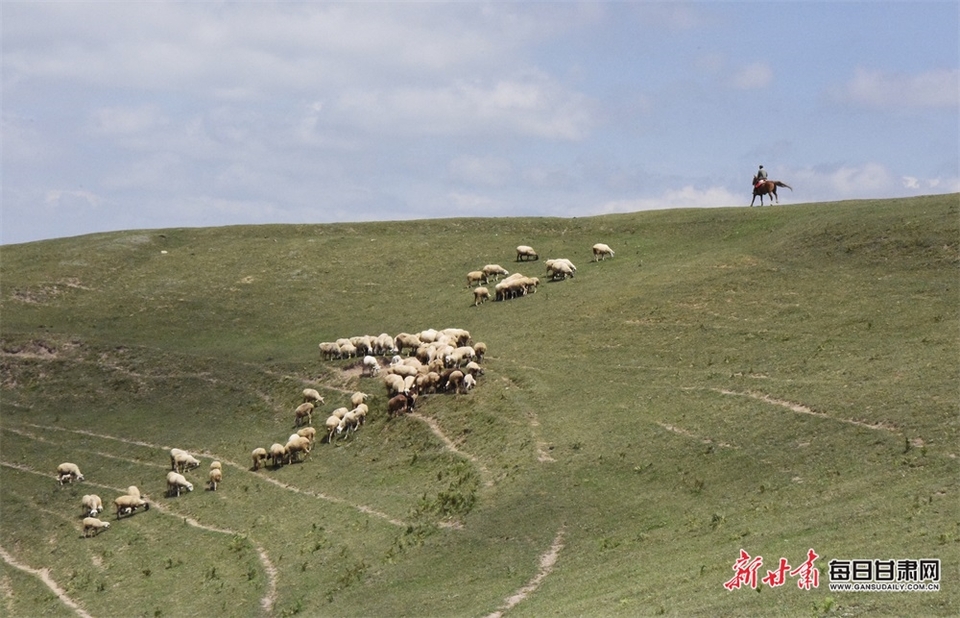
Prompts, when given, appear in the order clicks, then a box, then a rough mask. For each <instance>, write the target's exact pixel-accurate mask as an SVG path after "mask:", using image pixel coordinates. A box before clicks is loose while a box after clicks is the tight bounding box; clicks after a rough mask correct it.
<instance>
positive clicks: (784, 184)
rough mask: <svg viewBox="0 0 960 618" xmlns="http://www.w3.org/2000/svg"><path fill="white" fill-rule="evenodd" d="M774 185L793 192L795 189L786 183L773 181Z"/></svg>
mask: <svg viewBox="0 0 960 618" xmlns="http://www.w3.org/2000/svg"><path fill="white" fill-rule="evenodd" d="M773 184H775V185H777V186H778V187H786V188H788V189H790V190H791V191H793V187H791V186H790V185H788V184H787V183H785V182H783V181H780V180H775V181H773Z"/></svg>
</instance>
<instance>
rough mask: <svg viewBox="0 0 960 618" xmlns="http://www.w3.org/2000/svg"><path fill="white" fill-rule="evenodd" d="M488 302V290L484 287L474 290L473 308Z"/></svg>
mask: <svg viewBox="0 0 960 618" xmlns="http://www.w3.org/2000/svg"><path fill="white" fill-rule="evenodd" d="M488 300H490V290H488V289H487V288H485V287H479V288H474V290H473V306H474V307H476V306H478V305H481V304H483V303H485V302H487V301H488Z"/></svg>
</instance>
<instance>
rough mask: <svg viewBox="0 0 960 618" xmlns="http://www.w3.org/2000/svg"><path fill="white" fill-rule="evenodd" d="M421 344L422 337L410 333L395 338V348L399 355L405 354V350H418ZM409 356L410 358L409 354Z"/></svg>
mask: <svg viewBox="0 0 960 618" xmlns="http://www.w3.org/2000/svg"><path fill="white" fill-rule="evenodd" d="M420 343H421V341H420V336H419V335H411V334H410V333H400V334H399V335H397V336H396V337H394V338H393V346H394V347H395V348H396V349H397V353H398V354H403V351H404V350H416V349H417V348H419V347H420ZM407 355H408V356H409V352H408V353H407Z"/></svg>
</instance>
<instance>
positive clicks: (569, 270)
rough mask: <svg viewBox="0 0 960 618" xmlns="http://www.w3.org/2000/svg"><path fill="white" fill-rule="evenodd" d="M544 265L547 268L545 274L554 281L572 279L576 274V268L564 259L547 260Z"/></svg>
mask: <svg viewBox="0 0 960 618" xmlns="http://www.w3.org/2000/svg"><path fill="white" fill-rule="evenodd" d="M545 264H546V266H547V274H548V275H550V277H551V279H553V280H554V281H556V280H558V279H559V280H563V279H566V278H567V277H570V278H571V279H572V278H573V275H574V273H575V272H577V267H576V266H574V265H573V262H571V261H570V260H568V259H566V258H560V259H555V260H547V261H546V262H545Z"/></svg>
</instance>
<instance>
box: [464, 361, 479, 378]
mask: <svg viewBox="0 0 960 618" xmlns="http://www.w3.org/2000/svg"><path fill="white" fill-rule="evenodd" d="M463 372H464V373H465V374H467V373H468V374H470V375H472V376H474V377H476V376H482V375H483V367H481V366H480V365H479V364H478V363H477V361H470V362H469V363H467V364H466V365H465V366H464V368H463Z"/></svg>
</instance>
